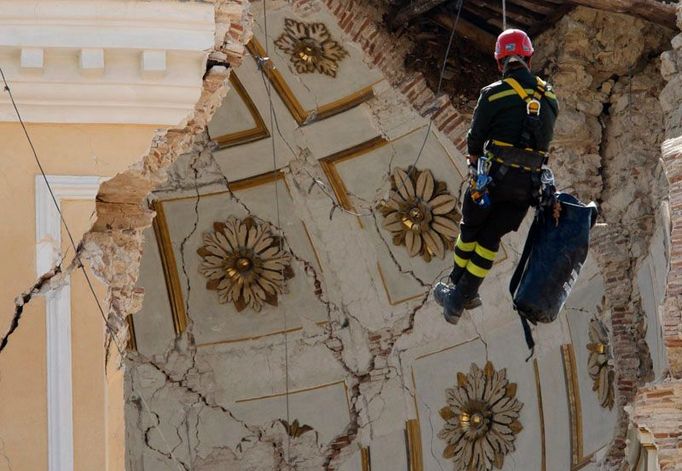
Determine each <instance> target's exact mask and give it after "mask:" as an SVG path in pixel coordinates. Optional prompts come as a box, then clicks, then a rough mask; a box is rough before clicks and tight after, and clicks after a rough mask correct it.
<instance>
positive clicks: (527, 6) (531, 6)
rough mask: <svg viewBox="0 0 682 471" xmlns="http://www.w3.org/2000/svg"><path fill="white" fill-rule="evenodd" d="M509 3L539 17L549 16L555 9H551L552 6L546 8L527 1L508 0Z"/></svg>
mask: <svg viewBox="0 0 682 471" xmlns="http://www.w3.org/2000/svg"><path fill="white" fill-rule="evenodd" d="M510 3H515V4H517V5H520V6H522V7H523V8H525V9H526V10H530V11H532V12H534V13H536V14H538V15H540V16H547V15H549V14H551V13H552V12H553V11H554V10H555V8H552V5H550V6H547V4H546V3H545V4H539V3H534V2H529V1H528V0H510Z"/></svg>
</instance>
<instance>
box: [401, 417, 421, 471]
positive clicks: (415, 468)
mask: <svg viewBox="0 0 682 471" xmlns="http://www.w3.org/2000/svg"><path fill="white" fill-rule="evenodd" d="M405 444H406V446H407V463H408V468H407V469H408V470H409V471H424V460H423V457H422V437H421V431H420V427H419V420H418V419H410V420H408V421H407V422H405Z"/></svg>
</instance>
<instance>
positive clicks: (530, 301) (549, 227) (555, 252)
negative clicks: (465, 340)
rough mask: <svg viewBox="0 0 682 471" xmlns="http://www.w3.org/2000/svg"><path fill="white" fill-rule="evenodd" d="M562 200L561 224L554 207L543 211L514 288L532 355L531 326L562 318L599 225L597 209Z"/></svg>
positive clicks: (563, 196)
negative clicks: (595, 227)
mask: <svg viewBox="0 0 682 471" xmlns="http://www.w3.org/2000/svg"><path fill="white" fill-rule="evenodd" d="M556 198H557V200H558V202H559V203H560V204H561V212H560V216H559V221H558V224H557V221H556V220H555V219H554V217H553V214H552V207H551V206H548V207H543V208H541V209H538V211H537V213H536V216H535V219H534V221H533V224H532V226H531V228H530V231H529V232H528V238H527V239H526V245H525V246H524V248H523V254H522V255H521V260H520V261H519V265H518V266H517V267H516V270H515V271H514V275H513V276H512V279H511V282H510V284H509V291H510V293H511V295H512V298H513V300H514V309H515V310H516V311H517V312H518V314H519V315H520V316H521V322H522V324H523V329H524V334H525V337H526V343H527V344H528V348H530V349H531V351H532V350H533V347H534V346H535V342H534V341H533V337H532V335H531V331H530V326H529V325H528V322H530V323H532V324H536V323H538V322H542V323H548V322H552V321H554V320H555V319H556V318H557V316H558V315H559V312H560V311H561V308H562V307H563V306H564V303H565V302H566V298H567V297H568V295H569V294H570V292H571V289H572V288H573V285H574V284H575V281H576V280H577V279H578V275H579V273H580V269H581V268H582V266H583V263H585V259H586V258H587V250H588V248H589V245H590V229H591V228H592V226H594V223H595V222H596V219H597V206H596V205H595V204H594V203H590V204H588V205H585V204H583V203H581V202H580V201H579V200H578V199H577V198H575V197H573V196H571V195H569V194H566V193H559V194H557V196H556Z"/></svg>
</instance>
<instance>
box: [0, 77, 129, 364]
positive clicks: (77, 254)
mask: <svg viewBox="0 0 682 471" xmlns="http://www.w3.org/2000/svg"><path fill="white" fill-rule="evenodd" d="M0 76H1V77H2V82H3V84H4V87H5V91H6V92H7V94H8V95H9V99H10V101H11V102H12V107H13V108H14V111H15V113H16V114H17V118H18V119H19V124H20V125H21V128H22V129H23V131H24V135H25V136H26V140H27V141H28V145H29V147H30V148H31V152H32V153H33V158H34V159H35V161H36V164H38V168H39V169H40V174H41V175H42V177H43V181H44V182H45V185H46V186H47V190H48V192H49V193H50V198H51V199H52V202H53V203H54V206H55V208H56V209H57V213H58V214H59V220H60V221H61V223H62V225H63V226H64V229H65V230H66V234H67V236H68V238H69V241H70V242H71V246H72V247H73V250H74V257H75V258H76V260H78V265H79V266H80V268H81V269H82V270H83V275H84V276H85V281H86V282H87V284H88V289H89V290H90V293H92V296H93V298H94V299H95V302H96V303H97V309H98V310H99V313H100V315H101V316H102V320H103V321H104V324H105V325H106V328H107V330H108V331H109V334H110V336H111V338H112V340H113V342H114V345H116V349H117V350H118V353H119V355H120V356H121V358H123V356H124V350H123V349H122V348H121V346H120V345H119V344H118V342H117V341H116V336H115V335H114V333H113V332H114V330H113V328H112V326H111V324H109V321H108V319H107V316H106V315H105V314H104V309H103V308H102V304H101V303H100V300H99V298H98V297H97V293H96V292H95V288H94V286H93V284H92V281H91V280H90V276H89V275H88V272H87V270H86V269H85V266H84V265H83V262H82V260H81V257H80V252H79V250H78V247H77V246H76V241H75V240H74V238H73V234H72V233H71V229H69V225H68V224H67V223H66V219H64V214H63V213H62V209H61V208H60V207H59V202H58V201H57V197H56V196H55V194H54V191H52V186H51V185H50V181H49V180H48V178H47V174H46V173H45V169H44V168H43V165H42V163H41V162H40V159H39V158H38V152H37V151H36V148H35V146H34V145H33V141H32V140H31V136H30V134H29V133H28V129H26V125H25V124H24V120H23V119H22V117H21V113H20V112H19V108H18V107H17V103H16V101H14V95H13V94H12V90H11V89H10V87H9V84H8V83H7V79H6V78H5V73H4V72H3V70H2V67H0Z"/></svg>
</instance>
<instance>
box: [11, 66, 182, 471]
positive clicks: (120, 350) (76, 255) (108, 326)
mask: <svg viewBox="0 0 682 471" xmlns="http://www.w3.org/2000/svg"><path fill="white" fill-rule="evenodd" d="M0 77H2V82H3V84H4V89H5V91H6V92H7V94H8V95H9V99H10V101H11V103H12V107H13V108H14V111H15V113H16V115H17V118H18V119H19V124H20V125H21V128H22V129H23V131H24V135H25V136H26V140H27V141H28V145H29V147H30V148H31V152H32V153H33V157H34V159H35V161H36V164H38V168H39V169H40V174H41V175H42V177H43V181H44V182H45V185H46V186H47V190H48V192H49V193H50V198H51V199H52V202H53V203H54V206H55V208H56V209H57V213H58V214H59V219H60V221H61V224H62V225H63V226H64V229H65V230H66V234H67V236H68V238H69V241H70V242H71V246H72V247H73V250H74V258H75V259H76V260H77V261H78V265H79V266H80V268H81V269H82V270H83V275H84V276H85V281H86V282H87V284H88V288H89V290H90V293H91V294H92V297H93V298H94V300H95V303H96V304H97V309H98V310H99V313H100V315H101V316H102V320H103V321H104V325H105V327H106V329H107V332H108V333H109V339H110V340H111V341H112V342H113V343H114V345H115V346H116V349H117V350H118V353H119V355H120V357H121V359H123V358H124V357H125V356H126V353H125V350H124V349H123V348H121V346H120V345H119V344H118V342H117V340H116V335H115V334H114V329H113V327H112V326H111V324H110V323H109V321H108V320H107V318H106V315H105V314H104V309H103V308H102V303H101V302H100V300H99V297H98V296H97V293H96V292H95V288H94V286H93V284H92V281H91V280H90V276H89V275H88V272H87V270H86V269H85V266H84V265H83V262H82V261H81V258H80V252H79V250H78V247H77V246H76V242H75V240H74V238H73V234H72V233H71V229H70V228H69V225H68V224H67V223H66V219H65V218H64V214H63V213H62V209H61V207H60V206H59V202H58V201H57V197H56V196H55V194H54V191H53V190H52V186H51V185H50V181H49V179H48V178H47V174H46V173H45V169H44V168H43V165H42V163H41V162H40V158H39V157H38V152H37V151H36V148H35V146H34V145H33V140H32V139H31V135H30V134H29V132H28V129H27V128H26V125H25V124H24V120H23V119H22V117H21V113H20V112H19V108H18V107H17V103H16V101H15V100H14V96H13V95H12V90H11V89H10V87H9V84H8V83H7V79H6V78H5V73H4V72H3V70H2V67H0ZM138 392H139V394H140V398H141V399H142V403H143V404H144V406H145V409H146V411H147V414H148V415H149V416H150V417H152V416H153V413H152V411H151V409H150V407H149V404H147V401H146V400H145V398H144V396H143V394H142V392H141V391H138ZM154 428H156V430H157V431H158V432H159V435H160V436H161V439H162V440H163V441H164V443H165V444H166V447H167V448H168V453H169V455H170V457H171V458H172V459H173V461H175V464H176V465H177V466H178V469H180V470H184V469H185V467H184V466H183V465H182V463H181V462H180V461H179V460H178V459H177V458H176V457H175V455H174V454H173V450H172V449H171V447H170V443H168V440H166V437H165V436H164V434H163V432H162V431H161V428H160V427H159V426H158V425H157V424H154Z"/></svg>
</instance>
